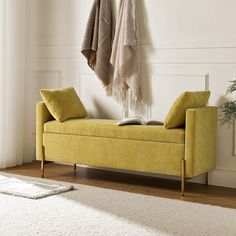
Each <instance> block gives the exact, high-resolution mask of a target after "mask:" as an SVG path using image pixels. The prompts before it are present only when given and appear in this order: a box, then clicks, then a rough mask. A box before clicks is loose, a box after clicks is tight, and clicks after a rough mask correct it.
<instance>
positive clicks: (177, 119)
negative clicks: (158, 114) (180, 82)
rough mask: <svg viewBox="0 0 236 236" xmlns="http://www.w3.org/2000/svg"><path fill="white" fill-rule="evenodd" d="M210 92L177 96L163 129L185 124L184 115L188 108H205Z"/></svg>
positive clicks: (185, 93) (186, 93)
mask: <svg viewBox="0 0 236 236" xmlns="http://www.w3.org/2000/svg"><path fill="white" fill-rule="evenodd" d="M209 97H210V91H197V92H184V93H182V94H180V95H179V96H178V98H177V99H176V100H175V102H174V104H173V105H172V106H171V108H170V110H169V112H168V113H167V116H166V118H165V121H164V127H165V128H167V129H169V128H176V127H180V126H183V125H184V124H185V113H186V110H187V109H188V108H197V107H204V106H206V104H207V102H208V100H209Z"/></svg>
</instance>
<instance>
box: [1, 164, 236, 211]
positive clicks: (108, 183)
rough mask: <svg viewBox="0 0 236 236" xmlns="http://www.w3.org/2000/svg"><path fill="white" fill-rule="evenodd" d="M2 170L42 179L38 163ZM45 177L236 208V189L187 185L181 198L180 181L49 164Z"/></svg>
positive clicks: (46, 166)
mask: <svg viewBox="0 0 236 236" xmlns="http://www.w3.org/2000/svg"><path fill="white" fill-rule="evenodd" d="M2 171H4V172H7V173H12V174H19V175H25V176H33V177H40V163H39V162H37V161H35V162H33V163H29V164H24V165H23V166H19V167H14V168H9V169H5V170H2ZM45 178H48V179H53V180H59V181H66V182H71V183H78V184H85V185H91V186H97V187H102V188H109V189H115V190H121V191H127V192H132V193H141V194H145V195H151V196H158V197H165V198H170V199H181V200H184V201H190V202H198V203H203V204H211V205H217V206H223V207H229V208H235V209H236V189H230V188H223V187H216V186H206V185H203V184H195V183H186V192H185V196H184V197H181V196H180V182H179V181H173V180H166V179H158V178H153V177H147V176H140V175H135V174H126V173H119V172H111V171H104V170H98V169H93V168H85V167H77V171H76V176H75V174H74V171H73V166H68V165H61V164H55V163H47V164H46V165H45Z"/></svg>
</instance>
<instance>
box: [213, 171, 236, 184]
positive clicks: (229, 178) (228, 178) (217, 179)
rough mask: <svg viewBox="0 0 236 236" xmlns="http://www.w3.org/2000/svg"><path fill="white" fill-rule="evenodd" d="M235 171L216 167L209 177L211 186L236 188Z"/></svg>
mask: <svg viewBox="0 0 236 236" xmlns="http://www.w3.org/2000/svg"><path fill="white" fill-rule="evenodd" d="M235 179H236V170H232V169H224V168H219V167H217V168H216V169H215V170H213V171H212V172H211V174H210V175H209V183H210V184H211V185H216V186H222V187H228V188H236V181H235Z"/></svg>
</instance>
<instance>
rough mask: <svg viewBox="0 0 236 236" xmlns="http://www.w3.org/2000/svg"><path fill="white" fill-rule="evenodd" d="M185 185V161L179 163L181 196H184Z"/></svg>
mask: <svg viewBox="0 0 236 236" xmlns="http://www.w3.org/2000/svg"><path fill="white" fill-rule="evenodd" d="M184 185H185V160H182V161H181V196H184V187H185V186H184Z"/></svg>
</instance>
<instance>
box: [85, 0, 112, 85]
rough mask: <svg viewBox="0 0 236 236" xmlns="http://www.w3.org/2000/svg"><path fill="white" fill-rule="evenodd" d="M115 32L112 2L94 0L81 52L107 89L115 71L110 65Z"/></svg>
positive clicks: (108, 0)
mask: <svg viewBox="0 0 236 236" xmlns="http://www.w3.org/2000/svg"><path fill="white" fill-rule="evenodd" d="M113 32H114V30H113V24H112V6H111V0H94V3H93V6H92V9H91V12H90V15H89V19H88V22H87V26H86V32H85V37H84V41H83V44H82V49H81V52H82V54H83V55H84V56H85V57H86V59H87V62H88V65H89V66H90V67H91V68H92V70H94V72H95V74H96V75H97V76H98V78H99V79H100V80H101V81H102V83H103V85H104V86H105V87H106V88H108V87H109V84H110V81H111V77H112V70H113V67H112V65H111V63H110V56H111V48H112V39H113Z"/></svg>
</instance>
